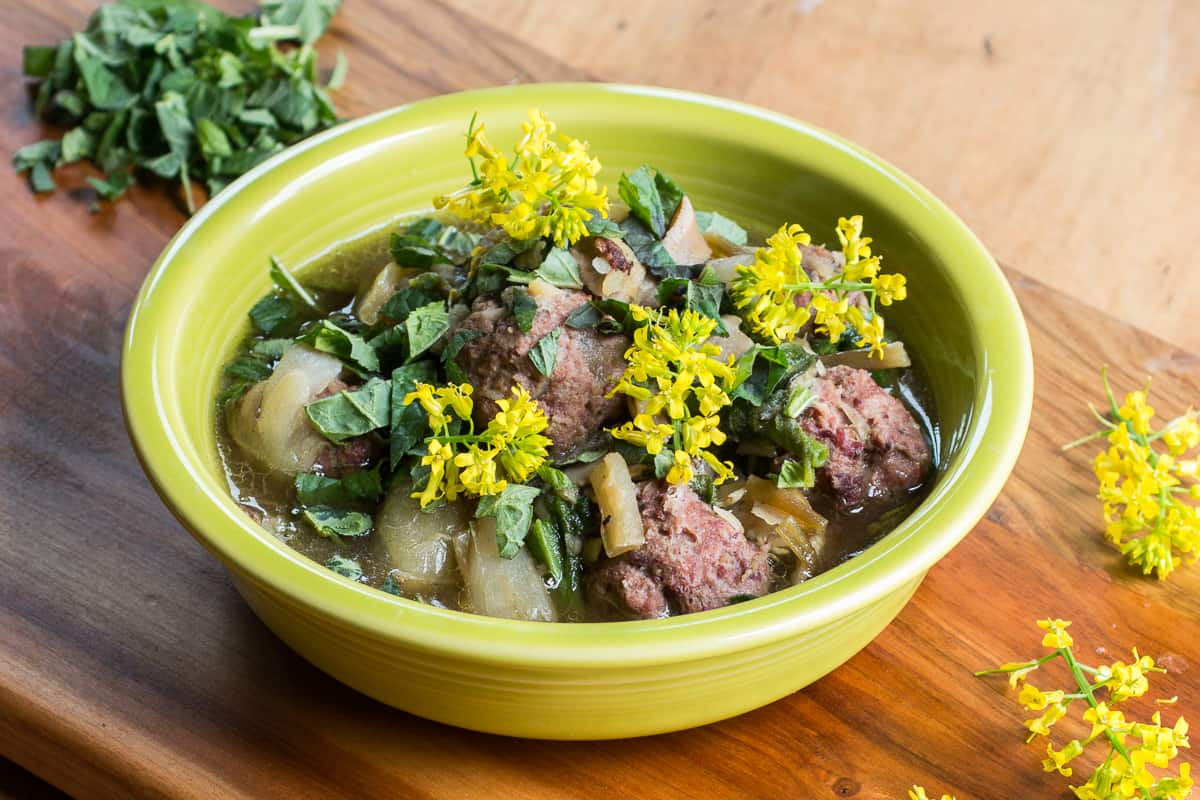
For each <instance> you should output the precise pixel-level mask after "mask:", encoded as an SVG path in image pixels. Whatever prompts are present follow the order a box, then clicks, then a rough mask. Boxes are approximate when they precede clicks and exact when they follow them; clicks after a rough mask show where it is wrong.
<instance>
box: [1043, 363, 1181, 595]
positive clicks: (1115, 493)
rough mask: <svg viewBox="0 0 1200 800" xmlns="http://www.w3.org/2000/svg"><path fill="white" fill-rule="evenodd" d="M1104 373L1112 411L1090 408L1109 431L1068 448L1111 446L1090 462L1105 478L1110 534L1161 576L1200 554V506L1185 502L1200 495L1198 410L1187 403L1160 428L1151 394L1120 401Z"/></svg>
mask: <svg viewBox="0 0 1200 800" xmlns="http://www.w3.org/2000/svg"><path fill="white" fill-rule="evenodd" d="M1101 376H1102V377H1103V379H1104V391H1105V393H1106V394H1107V395H1108V404H1109V412H1108V415H1107V416H1104V415H1101V414H1100V413H1099V412H1097V411H1096V409H1095V408H1093V409H1092V412H1093V413H1094V414H1095V415H1096V417H1097V418H1098V419H1099V420H1100V421H1101V423H1103V425H1104V428H1103V429H1102V430H1100V431H1098V432H1096V433H1094V434H1091V435H1090V436H1085V437H1084V438H1082V439H1079V440H1077V441H1075V442H1071V443H1070V444H1067V445H1065V446H1064V447H1063V449H1064V450H1065V449H1069V448H1071V447H1075V446H1077V445H1080V444H1083V443H1084V442H1089V441H1092V440H1094V439H1099V438H1104V439H1106V440H1107V441H1108V448H1107V449H1106V450H1104V451H1103V452H1101V453H1099V454H1098V455H1097V456H1096V457H1095V459H1093V461H1092V469H1093V470H1094V471H1095V473H1096V478H1097V479H1098V480H1099V482H1100V491H1099V493H1098V497H1099V499H1100V502H1101V503H1102V504H1103V512H1104V522H1105V530H1104V533H1105V536H1106V537H1107V538H1108V540H1109V541H1111V542H1112V543H1113V544H1114V545H1116V546H1117V547H1118V548H1119V549H1120V550H1121V552H1122V553H1123V554H1125V556H1126V557H1127V558H1128V559H1129V563H1130V564H1133V565H1135V566H1139V567H1141V568H1142V571H1143V572H1144V573H1145V574H1147V575H1149V574H1150V573H1151V572H1154V573H1155V574H1156V575H1157V577H1158V578H1159V579H1160V580H1161V579H1162V578H1165V577H1167V575H1169V574H1171V572H1172V570H1174V569H1175V568H1176V567H1178V566H1179V565H1180V563H1182V561H1183V559H1184V558H1185V557H1186V558H1187V560H1188V562H1189V563H1190V562H1193V561H1195V560H1196V558H1197V556H1198V555H1200V509H1198V508H1197V506H1196V505H1195V504H1193V503H1190V502H1187V500H1197V499H1200V474H1198V473H1200V453H1198V452H1197V451H1196V448H1197V446H1198V445H1200V422H1198V421H1197V416H1198V415H1200V412H1197V411H1196V410H1195V409H1191V408H1189V409H1188V411H1187V413H1185V414H1183V415H1182V416H1180V417H1177V418H1175V419H1173V420H1171V421H1170V422H1168V423H1166V424H1165V425H1163V426H1162V427H1161V428H1159V429H1158V430H1155V429H1154V426H1153V421H1154V408H1153V407H1151V406H1150V405H1149V404H1148V403H1147V402H1146V391H1145V390H1139V391H1136V392H1130V393H1128V394H1126V395H1125V402H1124V404H1122V405H1120V406H1118V405H1117V400H1116V397H1115V396H1114V395H1113V391H1112V387H1111V386H1109V383H1108V370H1107V369H1104V370H1102V371H1101ZM1189 451H1190V457H1189Z"/></svg>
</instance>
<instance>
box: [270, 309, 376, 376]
mask: <svg viewBox="0 0 1200 800" xmlns="http://www.w3.org/2000/svg"><path fill="white" fill-rule="evenodd" d="M251 314H253V310H252V311H251ZM264 333H270V331H264ZM296 341H298V342H304V343H305V344H307V345H310V346H311V347H312V348H313V349H314V350H320V351H321V352H322V353H329V354H330V355H334V356H337V357H338V358H340V359H342V361H345V362H347V363H349V364H351V365H352V366H354V367H357V368H358V369H360V370H362V371H364V372H378V371H379V357H378V356H377V355H376V354H375V348H373V347H371V345H369V344H367V342H366V340H364V339H363V338H362V337H361V336H359V335H357V334H354V333H350V332H349V331H347V330H343V329H342V328H339V327H338V326H337V325H335V324H333V323H332V322H330V321H329V320H327V319H323V320H321V321H320V322H318V323H317V324H316V325H314V326H313V327H311V328H309V329H308V330H306V331H305V332H304V333H302V334H301V335H300V336H298V337H297V338H296Z"/></svg>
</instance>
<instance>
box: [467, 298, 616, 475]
mask: <svg viewBox="0 0 1200 800" xmlns="http://www.w3.org/2000/svg"><path fill="white" fill-rule="evenodd" d="M531 294H535V300H536V302H537V305H538V308H537V313H536V315H535V316H534V318H533V326H532V328H531V329H530V330H529V332H528V333H525V332H522V331H521V329H520V328H519V327H518V326H517V320H516V318H515V317H514V316H513V313H512V311H511V309H510V308H509V307H508V306H507V305H505V304H504V303H503V302H501V301H500V300H497V299H496V298H489V297H481V298H479V299H478V300H476V301H475V304H474V306H472V308H471V313H470V315H468V316H467V317H466V319H464V320H463V321H462V323H461V324H460V327H459V329H460V330H467V331H478V332H479V333H481V334H483V335H482V336H479V337H477V338H475V339H472V340H471V341H470V342H468V343H467V344H466V345H465V346H464V347H463V349H462V350H461V351H460V352H459V354H458V357H457V362H458V365H459V366H460V367H461V368H462V370H463V372H464V373H466V376H467V379H468V380H469V381H470V382H471V384H472V385H473V386H474V387H475V392H474V399H475V422H476V424H477V425H486V424H487V422H488V420H490V419H491V418H492V417H493V416H494V415H495V414H496V411H497V410H498V408H497V406H496V401H497V400H499V399H501V398H505V397H509V396H510V394H511V390H512V387H513V386H514V385H520V386H524V387H525V389H526V390H528V392H529V394H530V395H531V396H532V397H533V398H534V399H535V400H537V401H538V404H539V405H541V407H542V409H543V410H544V411H545V412H546V418H547V420H548V421H549V427H548V428H547V430H546V435H547V436H549V437H550V439H551V440H552V441H553V442H554V445H553V447H552V448H551V453H552V454H554V455H562V454H563V453H566V452H568V451H570V450H571V449H572V447H574V446H575V445H576V444H578V443H580V442H581V441H583V440H584V439H586V438H587V437H588V436H590V435H591V434H593V433H595V432H596V431H598V430H600V428H601V427H603V426H604V425H605V424H606V423H609V422H611V421H613V420H614V419H615V418H617V417H619V416H620V415H621V413H622V411H623V409H624V402H623V400H622V399H621V398H619V397H614V398H606V397H605V396H604V395H605V394H606V393H607V392H608V391H609V390H610V389H612V387H613V386H615V385H616V383H617V381H618V380H619V379H620V377H621V373H622V372H624V370H625V360H624V353H625V348H626V347H628V345H629V340H628V339H626V338H625V337H624V336H621V335H616V334H610V335H602V334H598V333H596V331H594V330H591V329H586V328H583V329H581V328H571V327H567V326H563V328H562V334H561V336H560V337H559V339H558V357H557V360H556V361H555V364H554V371H553V373H551V375H550V377H548V378H547V377H546V376H545V375H542V374H541V373H540V372H538V370H537V368H536V367H535V366H534V364H533V361H531V360H530V358H529V351H530V350H532V349H533V347H534V346H535V345H536V344H537V343H538V341H539V340H540V339H541V338H542V337H543V336H545V335H546V334H547V333H549V332H550V331H552V330H554V329H555V328H556V327H558V326H560V325H562V323H563V320H565V319H566V318H567V316H568V315H569V314H570V313H571V312H572V311H574V310H575V309H576V308H578V307H579V306H581V305H583V304H584V303H586V302H588V299H589V296H588V295H587V294H586V293H584V292H578V291H571V290H565V289H555V288H554V287H550V286H546V285H543V286H539V287H536V291H531Z"/></svg>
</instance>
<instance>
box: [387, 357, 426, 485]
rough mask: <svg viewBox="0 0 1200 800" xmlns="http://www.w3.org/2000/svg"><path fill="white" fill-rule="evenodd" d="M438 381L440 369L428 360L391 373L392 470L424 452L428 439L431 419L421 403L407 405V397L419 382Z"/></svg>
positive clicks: (390, 446)
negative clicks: (402, 461) (411, 455)
mask: <svg viewBox="0 0 1200 800" xmlns="http://www.w3.org/2000/svg"><path fill="white" fill-rule="evenodd" d="M436 381H437V370H435V369H434V366H433V364H431V363H430V362H428V361H418V362H416V363H415V364H406V365H405V366H403V367H397V368H396V369H395V370H393V371H392V397H391V415H390V417H391V436H390V437H389V441H388V447H389V449H390V462H391V465H392V469H395V468H396V466H397V465H398V464H399V463H400V461H401V460H402V459H403V458H404V457H405V456H406V455H409V454H411V453H417V452H420V451H421V450H422V449H424V444H425V437H426V436H427V435H428V433H429V419H428V417H427V416H426V414H425V411H424V410H423V409H422V408H421V404H420V403H409V404H408V405H405V404H404V397H405V395H407V394H408V393H409V392H411V391H413V390H414V389H416V388H417V384H418V383H434V382H436Z"/></svg>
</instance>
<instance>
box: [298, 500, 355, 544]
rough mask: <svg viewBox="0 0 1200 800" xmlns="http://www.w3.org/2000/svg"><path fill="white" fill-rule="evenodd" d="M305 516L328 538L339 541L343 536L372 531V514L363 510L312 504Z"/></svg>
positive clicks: (305, 510) (306, 510)
mask: <svg viewBox="0 0 1200 800" xmlns="http://www.w3.org/2000/svg"><path fill="white" fill-rule="evenodd" d="M303 516H304V518H305V519H306V520H308V522H309V523H310V524H311V525H312V526H313V528H315V529H316V531H317V533H319V534H320V535H322V536H324V537H325V538H327V539H333V540H334V541H338V540H339V539H341V538H342V537H343V536H349V537H357V536H366V535H367V534H368V533H370V532H371V515H370V514H364V513H363V512H361V511H343V510H341V509H337V508H331V507H329V506H310V507H308V508H306V509H304V514H303Z"/></svg>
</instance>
